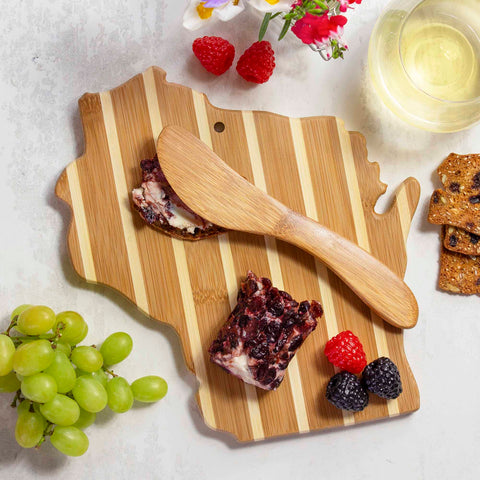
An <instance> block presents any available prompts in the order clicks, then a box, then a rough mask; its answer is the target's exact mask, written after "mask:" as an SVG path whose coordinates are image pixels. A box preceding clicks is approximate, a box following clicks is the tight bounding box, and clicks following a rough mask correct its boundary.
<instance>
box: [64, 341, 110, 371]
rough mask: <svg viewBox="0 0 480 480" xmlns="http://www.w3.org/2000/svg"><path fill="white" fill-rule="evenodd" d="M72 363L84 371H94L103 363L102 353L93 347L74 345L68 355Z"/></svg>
mask: <svg viewBox="0 0 480 480" xmlns="http://www.w3.org/2000/svg"><path fill="white" fill-rule="evenodd" d="M70 360H71V361H72V363H73V364H74V365H76V366H77V368H79V369H80V370H83V371H84V372H88V373H92V372H96V371H97V370H99V369H100V368H102V365H103V357H102V354H101V353H100V352H99V351H98V350H97V349H96V348H94V347H76V348H74V349H73V351H72V354H71V355H70Z"/></svg>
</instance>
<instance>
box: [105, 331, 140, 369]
mask: <svg viewBox="0 0 480 480" xmlns="http://www.w3.org/2000/svg"><path fill="white" fill-rule="evenodd" d="M132 347H133V341H132V337H130V335H129V334H128V333H124V332H117V333H112V335H110V336H109V337H107V338H106V339H105V341H104V342H103V344H102V346H101V347H100V353H101V354H102V356H103V362H104V364H105V365H115V364H116V363H120V362H123V360H125V359H126V358H127V357H128V356H129V355H130V352H131V351H132Z"/></svg>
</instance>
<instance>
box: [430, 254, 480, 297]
mask: <svg viewBox="0 0 480 480" xmlns="http://www.w3.org/2000/svg"><path fill="white" fill-rule="evenodd" d="M438 286H439V287H440V288H441V289H442V290H446V291H447V292H452V293H463V294H465V295H473V294H477V295H478V294H480V257H474V256H470V255H462V254H461V253H456V252H451V251H450V250H447V249H446V248H444V247H443V248H442V253H441V255H440V277H439V280H438Z"/></svg>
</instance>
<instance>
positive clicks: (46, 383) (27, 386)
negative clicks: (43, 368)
mask: <svg viewBox="0 0 480 480" xmlns="http://www.w3.org/2000/svg"><path fill="white" fill-rule="evenodd" d="M21 389H22V393H23V396H24V397H25V398H28V399H29V400H32V402H38V403H46V402H49V401H50V400H52V399H53V397H55V395H56V394H57V383H56V382H55V379H54V378H53V377H52V376H50V375H48V374H47V373H36V374H35V375H31V376H30V377H25V378H24V379H23V382H22V386H21Z"/></svg>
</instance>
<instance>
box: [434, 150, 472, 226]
mask: <svg viewBox="0 0 480 480" xmlns="http://www.w3.org/2000/svg"><path fill="white" fill-rule="evenodd" d="M437 172H438V174H439V176H440V179H441V181H442V183H443V186H444V188H445V190H435V192H433V195H432V198H431V200H430V210H429V214H428V221H429V222H430V223H434V224H438V225H452V226H455V227H459V228H462V229H464V230H467V231H468V232H471V233H474V234H476V235H480V155H458V154H456V153H451V154H450V155H449V156H448V157H447V158H446V160H445V161H444V162H443V163H442V164H441V165H440V167H438V169H437Z"/></svg>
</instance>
